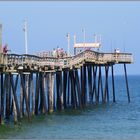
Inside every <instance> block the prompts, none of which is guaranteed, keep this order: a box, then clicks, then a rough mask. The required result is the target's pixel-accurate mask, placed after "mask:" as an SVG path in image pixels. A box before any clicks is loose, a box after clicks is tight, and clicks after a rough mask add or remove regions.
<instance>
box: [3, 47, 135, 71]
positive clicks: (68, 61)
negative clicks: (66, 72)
mask: <svg viewBox="0 0 140 140" xmlns="http://www.w3.org/2000/svg"><path fill="white" fill-rule="evenodd" d="M86 63H90V64H94V65H95V64H96V65H107V64H111V65H114V64H123V63H126V64H130V63H133V58H132V54H131V53H100V52H95V51H92V50H85V51H83V52H81V53H79V54H77V55H75V56H71V57H64V58H56V57H39V56H35V55H26V54H23V55H18V54H4V55H3V61H2V63H1V65H2V66H3V68H4V69H3V72H4V71H6V72H8V71H12V70H13V71H14V72H15V71H18V70H25V69H28V70H31V71H32V70H33V71H34V70H35V71H36V70H41V71H47V70H54V71H56V70H61V69H72V68H80V66H82V65H83V64H86Z"/></svg>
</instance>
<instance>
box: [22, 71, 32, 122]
mask: <svg viewBox="0 0 140 140" xmlns="http://www.w3.org/2000/svg"><path fill="white" fill-rule="evenodd" d="M20 78H21V85H22V90H23V95H24V97H25V103H26V111H27V115H28V120H30V119H31V118H30V109H29V104H28V97H27V93H26V88H25V83H24V78H23V73H20Z"/></svg>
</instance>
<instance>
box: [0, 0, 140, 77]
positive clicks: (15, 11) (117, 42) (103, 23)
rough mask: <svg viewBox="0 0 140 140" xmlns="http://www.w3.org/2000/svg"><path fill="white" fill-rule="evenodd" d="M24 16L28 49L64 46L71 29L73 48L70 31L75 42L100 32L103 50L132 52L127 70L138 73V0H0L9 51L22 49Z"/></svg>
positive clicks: (89, 39)
mask: <svg viewBox="0 0 140 140" xmlns="http://www.w3.org/2000/svg"><path fill="white" fill-rule="evenodd" d="M24 19H27V21H28V53H30V54H35V53H37V52H41V51H48V50H52V49H53V48H56V47H57V46H59V47H61V48H64V49H65V50H67V38H66V34H67V33H70V44H71V45H70V49H71V53H72V52H73V35H74V34H76V36H77V42H82V41H83V33H82V29H83V28H85V32H86V42H93V41H94V34H101V36H102V48H101V51H103V52H113V50H114V49H115V48H119V49H120V51H121V52H130V53H132V54H133V57H134V63H133V64H131V65H128V66H127V70H128V74H131V75H136V74H140V65H139V58H140V2H138V1H134V2H132V1H124V2H121V1H112V2H111V1H100V2H97V1H88V2H86V1H81V2H80V1H77V2H73V1H67V2H64V1H53V2H51V1H32V2H31V1H30V2H27V1H22V2H17V1H13V2H10V1H7V2H4V1H1V2H0V23H2V25H3V36H2V37H3V38H2V41H3V44H6V43H7V44H8V46H9V49H10V50H11V53H19V54H24V53H25V47H24V32H23V25H24ZM115 73H116V74H123V66H116V69H115Z"/></svg>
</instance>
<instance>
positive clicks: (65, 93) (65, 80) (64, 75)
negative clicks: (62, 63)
mask: <svg viewBox="0 0 140 140" xmlns="http://www.w3.org/2000/svg"><path fill="white" fill-rule="evenodd" d="M67 74H68V73H67V71H66V70H64V71H63V102H64V109H65V108H67V77H68V76H67Z"/></svg>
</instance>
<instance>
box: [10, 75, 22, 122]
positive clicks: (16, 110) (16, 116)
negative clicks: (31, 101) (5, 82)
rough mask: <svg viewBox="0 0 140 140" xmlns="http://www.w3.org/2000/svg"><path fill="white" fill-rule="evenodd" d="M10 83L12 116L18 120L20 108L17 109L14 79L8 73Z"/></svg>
mask: <svg viewBox="0 0 140 140" xmlns="http://www.w3.org/2000/svg"><path fill="white" fill-rule="evenodd" d="M10 84H11V87H12V95H13V105H14V107H13V108H14V116H15V117H14V118H15V121H18V120H19V119H20V110H19V105H18V99H17V95H16V90H15V84H14V79H13V75H12V74H10Z"/></svg>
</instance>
